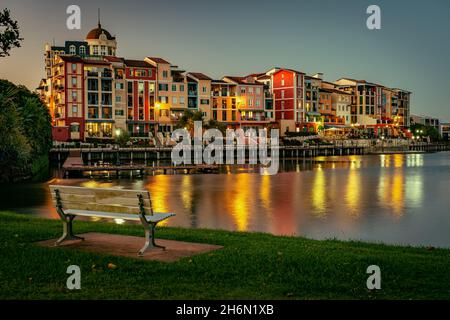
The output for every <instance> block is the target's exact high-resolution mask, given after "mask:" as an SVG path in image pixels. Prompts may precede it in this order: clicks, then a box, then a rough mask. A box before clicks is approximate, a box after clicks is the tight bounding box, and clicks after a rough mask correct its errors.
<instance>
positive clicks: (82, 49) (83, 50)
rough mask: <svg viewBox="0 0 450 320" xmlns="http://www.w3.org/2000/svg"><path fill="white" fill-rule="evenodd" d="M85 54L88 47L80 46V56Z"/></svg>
mask: <svg viewBox="0 0 450 320" xmlns="http://www.w3.org/2000/svg"><path fill="white" fill-rule="evenodd" d="M84 55H86V47H85V46H80V56H84Z"/></svg>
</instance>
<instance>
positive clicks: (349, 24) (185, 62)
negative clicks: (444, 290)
mask: <svg viewBox="0 0 450 320" xmlns="http://www.w3.org/2000/svg"><path fill="white" fill-rule="evenodd" d="M70 4H77V5H79V6H80V7H81V10H82V28H81V30H68V29H67V28H66V18H67V14H66V8H67V6H68V5H70ZM371 4H377V5H379V6H380V7H381V14H382V29H381V30H374V31H372V30H368V29H367V27H366V19H367V17H368V15H367V14H366V8H367V7H368V6H369V5H371ZM3 7H7V8H9V9H10V10H11V13H12V15H13V17H14V18H15V19H16V20H18V22H19V25H20V27H21V30H22V36H23V37H24V38H25V40H24V41H23V43H22V47H21V48H18V49H14V50H13V51H12V52H11V57H6V58H0V78H6V79H8V80H10V81H12V82H14V83H20V84H24V85H26V86H27V87H28V88H30V89H34V88H36V87H37V86H38V84H39V80H40V78H42V77H43V76H44V57H43V50H44V45H45V43H46V42H49V43H52V42H53V39H54V40H55V43H56V44H57V45H58V44H61V45H62V44H63V43H64V41H65V40H83V39H84V38H85V36H86V34H87V33H88V32H89V30H91V29H92V28H94V27H95V26H96V24H97V9H98V8H100V9H101V22H102V26H103V27H104V28H105V29H107V30H108V31H109V32H111V34H113V35H116V36H117V41H118V55H119V56H124V57H127V58H130V59H142V58H144V57H145V56H160V57H163V58H165V59H166V60H168V61H170V62H171V63H173V64H175V65H178V66H179V67H180V68H182V69H184V70H188V71H196V72H203V73H205V74H207V75H209V76H210V77H213V78H221V77H222V76H224V75H246V74H249V73H253V72H263V71H266V70H267V69H270V68H272V67H274V66H279V67H288V68H294V69H298V70H301V71H304V72H306V73H311V74H313V73H316V72H323V73H324V74H325V79H326V80H328V81H334V80H336V79H338V78H341V77H351V78H357V79H366V80H368V81H372V82H376V83H380V84H383V85H386V86H389V87H400V88H403V89H407V90H410V91H412V92H413V96H412V113H416V114H426V115H430V116H435V117H439V118H441V119H442V120H446V121H450V104H449V100H448V99H447V98H448V97H447V95H448V91H449V87H450V59H449V57H450V1H448V0H431V1H410V0H409V1H408V0H389V1H379V0H370V1H366V0H342V1H336V0H321V1H311V0H308V1H302V0H296V1H293V0H291V1H287V0H277V1H267V0H262V1H256V0H255V1H253V0H252V1H251V0H227V1H207V0H198V1H196V0H192V1H183V0H171V1H163V0H149V1H137V0H127V1H98V0H90V1H75V0H71V1H36V0H34V1H32V0H2V1H1V4H0V8H3Z"/></svg>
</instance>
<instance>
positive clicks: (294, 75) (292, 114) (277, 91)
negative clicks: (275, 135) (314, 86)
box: [272, 69, 305, 133]
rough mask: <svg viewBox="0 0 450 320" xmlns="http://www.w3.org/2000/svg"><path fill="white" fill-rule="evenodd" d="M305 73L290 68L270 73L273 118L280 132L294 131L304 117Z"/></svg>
mask: <svg viewBox="0 0 450 320" xmlns="http://www.w3.org/2000/svg"><path fill="white" fill-rule="evenodd" d="M304 83H305V74H304V73H303V72H300V71H296V70H292V69H280V70H278V71H276V72H275V73H273V75H272V90H273V98H274V106H275V120H276V121H277V122H278V124H279V126H280V130H281V132H282V133H284V132H286V131H295V130H296V128H297V127H298V125H299V124H300V122H302V120H303V119H304V107H303V101H304Z"/></svg>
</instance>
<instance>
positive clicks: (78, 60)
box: [60, 56, 83, 63]
mask: <svg viewBox="0 0 450 320" xmlns="http://www.w3.org/2000/svg"><path fill="white" fill-rule="evenodd" d="M60 58H61V59H62V60H63V61H65V62H76V63H81V62H83V59H81V58H80V57H78V56H60Z"/></svg>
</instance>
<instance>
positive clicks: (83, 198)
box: [60, 192, 150, 209]
mask: <svg viewBox="0 0 450 320" xmlns="http://www.w3.org/2000/svg"><path fill="white" fill-rule="evenodd" d="M60 196H61V201H62V203H63V205H64V204H65V203H66V202H72V203H75V202H80V203H85V202H91V203H98V204H117V205H122V206H131V207H137V206H138V204H139V199H138V197H137V196H136V197H134V198H124V197H117V196H113V195H112V196H110V197H105V196H102V195H99V194H98V193H93V194H90V195H88V194H86V195H81V194H72V193H65V192H61V193H60ZM144 206H145V207H146V208H147V209H150V200H149V199H144Z"/></svg>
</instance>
